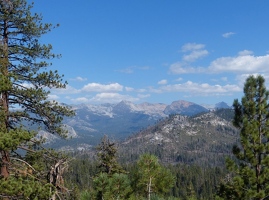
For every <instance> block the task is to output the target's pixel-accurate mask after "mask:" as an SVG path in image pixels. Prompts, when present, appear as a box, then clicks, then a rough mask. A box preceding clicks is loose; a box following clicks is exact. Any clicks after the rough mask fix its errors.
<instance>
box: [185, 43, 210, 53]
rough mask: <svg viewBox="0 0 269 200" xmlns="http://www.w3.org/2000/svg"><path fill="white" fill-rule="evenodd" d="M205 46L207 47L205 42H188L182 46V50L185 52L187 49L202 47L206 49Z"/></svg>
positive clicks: (192, 49)
mask: <svg viewBox="0 0 269 200" xmlns="http://www.w3.org/2000/svg"><path fill="white" fill-rule="evenodd" d="M204 48H205V45H204V44H196V43H187V44H184V45H183V46H182V47H181V50H182V51H183V52H187V51H194V50H200V49H204Z"/></svg>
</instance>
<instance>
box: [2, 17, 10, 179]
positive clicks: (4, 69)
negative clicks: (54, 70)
mask: <svg viewBox="0 0 269 200" xmlns="http://www.w3.org/2000/svg"><path fill="white" fill-rule="evenodd" d="M3 33H4V34H3V41H2V44H3V45H2V55H1V57H2V61H1V72H0V73H2V75H3V77H6V78H7V77H8V22H7V20H5V21H4V26H3ZM6 84H9V83H8V81H6ZM5 87H6V88H8V86H5ZM1 92H2V93H1V106H2V112H3V113H2V116H1V121H0V123H1V125H0V126H1V131H3V132H5V133H6V134H7V132H8V128H9V127H8V120H9V118H8V114H9V106H8V91H7V90H4V91H1ZM1 161H2V165H1V176H2V177H4V178H8V177H9V171H8V165H9V163H10V156H9V152H8V151H7V150H1Z"/></svg>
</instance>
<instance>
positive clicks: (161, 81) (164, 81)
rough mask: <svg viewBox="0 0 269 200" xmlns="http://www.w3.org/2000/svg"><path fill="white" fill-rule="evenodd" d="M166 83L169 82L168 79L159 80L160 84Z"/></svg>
mask: <svg viewBox="0 0 269 200" xmlns="http://www.w3.org/2000/svg"><path fill="white" fill-rule="evenodd" d="M166 84H167V80H166V79H163V80H160V81H158V85H166Z"/></svg>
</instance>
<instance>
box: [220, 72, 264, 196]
mask: <svg viewBox="0 0 269 200" xmlns="http://www.w3.org/2000/svg"><path fill="white" fill-rule="evenodd" d="M268 98H269V91H268V90H267V89H266V87H265V79H264V78H263V77H262V76H260V75H259V76H256V77H255V76H250V77H248V78H247V80H246V82H245V85H244V96H243V98H242V100H241V103H240V102H239V101H238V100H237V99H236V100H235V101H234V104H233V107H234V110H235V116H234V126H236V127H237V128H239V129H240V142H241V145H239V146H234V147H233V154H234V155H235V157H236V159H237V160H236V161H234V160H232V159H227V166H228V169H229V170H230V171H231V174H230V177H231V178H229V179H228V180H226V182H224V183H223V184H222V185H221V186H220V190H219V196H220V197H222V198H224V199H257V200H263V199H267V198H268V197H269V195H268V194H269V177H268V173H269V104H268Z"/></svg>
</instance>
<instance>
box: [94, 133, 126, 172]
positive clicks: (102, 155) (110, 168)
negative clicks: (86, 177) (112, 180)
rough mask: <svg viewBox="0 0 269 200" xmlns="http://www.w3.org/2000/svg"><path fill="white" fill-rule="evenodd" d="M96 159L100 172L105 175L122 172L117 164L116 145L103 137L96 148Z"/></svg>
mask: <svg viewBox="0 0 269 200" xmlns="http://www.w3.org/2000/svg"><path fill="white" fill-rule="evenodd" d="M96 150H97V157H98V161H99V163H100V164H99V167H98V168H99V170H100V172H104V173H107V174H109V175H111V174H114V173H121V172H124V171H123V169H122V167H121V166H120V165H119V163H118V162H117V151H118V149H117V146H116V143H114V142H111V141H110V140H109V139H108V137H107V136H106V135H105V136H104V137H103V138H102V140H101V143H100V144H99V145H98V146H97V147H96Z"/></svg>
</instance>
